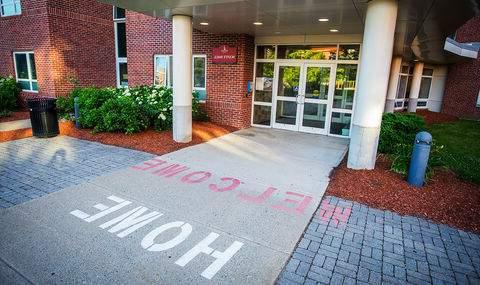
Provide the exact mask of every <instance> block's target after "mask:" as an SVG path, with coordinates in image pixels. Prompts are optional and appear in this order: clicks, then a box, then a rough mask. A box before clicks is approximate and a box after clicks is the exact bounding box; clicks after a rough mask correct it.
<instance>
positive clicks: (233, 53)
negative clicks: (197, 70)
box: [212, 45, 237, 63]
mask: <svg viewBox="0 0 480 285" xmlns="http://www.w3.org/2000/svg"><path fill="white" fill-rule="evenodd" d="M212 54H213V57H212V63H237V48H236V47H229V46H227V45H221V46H219V47H216V48H213V51H212Z"/></svg>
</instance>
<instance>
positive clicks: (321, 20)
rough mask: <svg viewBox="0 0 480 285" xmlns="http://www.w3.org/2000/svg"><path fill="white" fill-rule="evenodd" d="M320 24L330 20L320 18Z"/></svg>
mask: <svg viewBox="0 0 480 285" xmlns="http://www.w3.org/2000/svg"><path fill="white" fill-rule="evenodd" d="M318 21H319V22H328V21H329V19H328V18H320V19H318Z"/></svg>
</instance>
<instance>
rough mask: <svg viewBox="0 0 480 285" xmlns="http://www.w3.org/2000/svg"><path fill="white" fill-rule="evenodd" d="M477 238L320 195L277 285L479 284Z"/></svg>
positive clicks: (478, 243) (417, 219) (479, 260)
mask: <svg viewBox="0 0 480 285" xmlns="http://www.w3.org/2000/svg"><path fill="white" fill-rule="evenodd" d="M479 276H480V236H479V235H475V234H472V233H467V232H465V231H461V230H456V229H454V228H451V227H448V226H445V225H438V224H434V223H431V222H429V221H426V220H424V219H420V218H415V217H411V216H400V215H398V214H396V213H392V212H390V211H382V210H378V209H374V208H370V207H367V206H365V205H362V204H359V203H356V202H351V201H347V200H343V199H339V198H336V197H325V198H324V200H323V201H322V204H321V206H320V208H319V210H318V211H317V213H316V214H315V216H314V218H313V219H312V221H311V223H310V225H309V226H308V228H307V230H306V231H305V233H304V236H303V237H302V239H301V240H300V242H299V243H298V245H297V247H296V249H295V251H294V253H293V255H292V257H291V258H290V260H289V261H288V263H287V265H286V266H285V268H284V270H283V272H282V274H281V275H280V276H279V279H278V284H318V283H320V284H406V283H410V284H428V283H433V284H480V279H479Z"/></svg>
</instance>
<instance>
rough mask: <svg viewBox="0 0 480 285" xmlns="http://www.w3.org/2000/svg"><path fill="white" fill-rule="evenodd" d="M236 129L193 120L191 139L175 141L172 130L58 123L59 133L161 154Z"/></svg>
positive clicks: (205, 140)
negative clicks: (107, 129)
mask: <svg viewBox="0 0 480 285" xmlns="http://www.w3.org/2000/svg"><path fill="white" fill-rule="evenodd" d="M236 130H237V129H236V128H234V127H228V126H222V125H218V124H214V123H210V122H193V129H192V141H191V142H189V143H177V142H175V141H174V140H173V137H172V131H161V132H160V131H156V130H151V129H149V130H146V131H142V132H139V133H133V134H124V133H96V134H94V133H92V130H89V129H76V128H75V125H74V123H72V122H62V123H61V124H60V134H62V135H66V136H70V137H74V138H78V139H83V140H89V141H96V142H100V143H103V144H109V145H115V146H120V147H124V148H130V149H136V150H140V151H145V152H149V153H153V154H157V155H162V154H165V153H169V152H172V151H176V150H179V149H181V148H184V147H188V146H192V145H196V144H200V143H203V142H207V141H209V140H211V139H214V138H217V137H220V136H223V135H226V134H228V133H231V132H233V131H236Z"/></svg>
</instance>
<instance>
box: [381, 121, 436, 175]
mask: <svg viewBox="0 0 480 285" xmlns="http://www.w3.org/2000/svg"><path fill="white" fill-rule="evenodd" d="M423 130H425V121H424V120H423V118H422V117H419V116H417V115H415V114H409V113H388V114H384V115H383V119H382V127H381V129H380V140H379V144H378V150H379V152H381V153H385V154H388V155H389V157H390V158H391V159H392V166H391V170H392V171H394V172H397V173H400V174H402V175H407V174H408V168H409V166H410V160H411V157H412V151H413V142H414V140H415V135H416V134H417V133H418V132H420V131H423ZM442 153H443V146H441V145H438V144H437V143H436V142H435V140H433V142H432V146H431V151H430V158H429V160H428V168H427V178H428V177H430V176H431V175H432V174H433V170H434V168H436V167H440V166H443V165H444V161H443V159H442Z"/></svg>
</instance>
